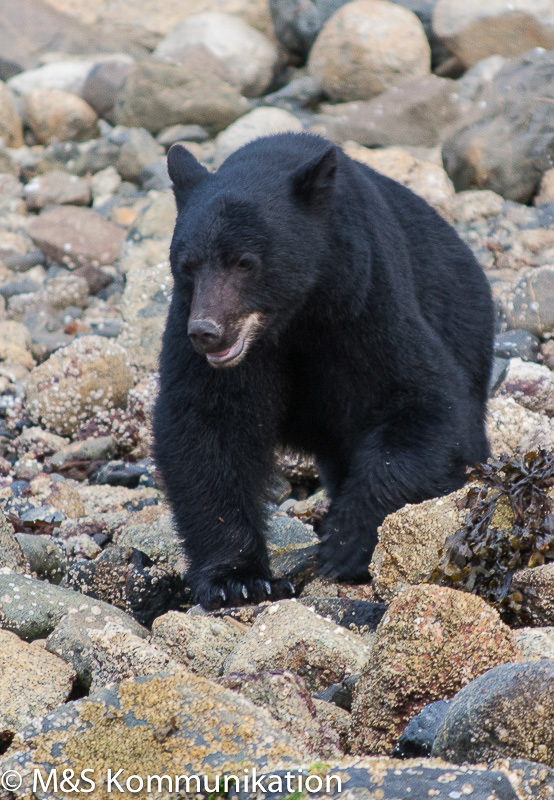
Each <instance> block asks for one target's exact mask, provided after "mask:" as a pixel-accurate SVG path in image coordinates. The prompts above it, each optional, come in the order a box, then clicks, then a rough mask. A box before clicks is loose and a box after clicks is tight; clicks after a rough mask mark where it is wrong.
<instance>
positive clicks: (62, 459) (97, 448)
mask: <svg viewBox="0 0 554 800" xmlns="http://www.w3.org/2000/svg"><path fill="white" fill-rule="evenodd" d="M115 450H116V440H115V438H114V437H113V436H98V437H95V438H91V439H81V440H78V441H76V442H72V443H71V444H68V445H65V446H64V447H63V448H62V449H61V450H57V451H56V452H55V453H54V454H53V455H52V457H51V458H50V465H51V466H52V467H54V469H60V468H61V467H63V466H65V465H66V464H67V463H68V462H69V461H106V460H107V459H109V458H111V457H112V456H113V455H114V454H115Z"/></svg>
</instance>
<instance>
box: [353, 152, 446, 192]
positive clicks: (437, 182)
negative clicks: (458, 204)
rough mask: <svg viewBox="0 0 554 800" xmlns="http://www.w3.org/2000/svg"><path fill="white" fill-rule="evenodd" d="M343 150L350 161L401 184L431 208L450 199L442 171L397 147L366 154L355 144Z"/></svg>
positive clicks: (444, 174) (431, 163)
mask: <svg viewBox="0 0 554 800" xmlns="http://www.w3.org/2000/svg"><path fill="white" fill-rule="evenodd" d="M343 149H344V152H345V153H346V155H348V156H350V158H354V159H356V160H357V161H361V162H362V164H367V166H368V167H371V168H372V169H375V170H377V172H381V173H382V174H383V175H386V176H387V177H388V178H392V179H393V180H395V181H398V182H399V183H402V184H403V185H404V186H407V187H408V189H411V190H412V192H415V193H416V194H419V195H420V197H423V199H424V200H427V202H428V203H429V204H430V205H432V206H440V207H442V206H443V205H444V203H446V202H447V201H448V200H449V199H450V198H451V197H453V196H454V187H453V186H452V181H451V180H450V178H449V177H448V175H447V174H446V172H445V171H444V170H443V169H442V167H440V166H439V165H438V164H434V163H433V162H432V161H424V160H422V159H419V158H415V157H414V156H412V155H410V153H407V152H406V151H405V150H402V149H401V148H400V147H385V148H379V149H377V150H370V149H369V148H367V147H362V146H361V145H359V144H356V143H355V142H345V143H344V147H343Z"/></svg>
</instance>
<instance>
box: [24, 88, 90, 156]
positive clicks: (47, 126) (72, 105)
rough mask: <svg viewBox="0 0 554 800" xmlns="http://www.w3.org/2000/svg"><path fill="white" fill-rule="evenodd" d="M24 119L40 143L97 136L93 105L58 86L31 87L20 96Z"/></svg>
mask: <svg viewBox="0 0 554 800" xmlns="http://www.w3.org/2000/svg"><path fill="white" fill-rule="evenodd" d="M21 107H22V112H23V121H24V123H25V124H26V125H28V126H29V128H30V129H31V130H32V131H33V134H34V136H35V138H36V140H37V142H38V143H39V144H51V143H54V142H68V141H76V142H84V141H86V140H87V139H93V138H94V137H96V136H98V126H97V120H98V117H97V115H96V112H95V111H94V109H92V108H91V107H90V106H89V104H88V103H85V101H84V100H81V98H80V97H77V95H74V94H70V93H69V92H63V91H61V90H59V89H32V90H31V91H29V92H26V93H25V94H24V95H23V97H22V100H21Z"/></svg>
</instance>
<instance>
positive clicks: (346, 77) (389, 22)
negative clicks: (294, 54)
mask: <svg viewBox="0 0 554 800" xmlns="http://www.w3.org/2000/svg"><path fill="white" fill-rule="evenodd" d="M430 63H431V49H430V47H429V43H428V41H427V37H426V35H425V31H424V30H423V26H422V25H421V23H420V21H419V19H418V18H417V17H416V15H415V14H413V13H412V12H411V11H408V10H407V9H406V8H403V7H402V6H399V5H395V4H393V3H389V2H386V1H385V0H354V1H353V2H351V3H346V4H345V5H343V6H342V7H341V8H339V9H338V11H336V12H335V13H334V14H333V15H332V17H331V18H330V19H328V20H327V22H326V23H325V25H324V26H323V28H322V29H321V31H320V32H319V35H318V37H317V39H316V40H315V42H314V44H313V46H312V49H311V52H310V57H309V60H308V70H309V72H310V74H311V75H313V76H314V77H315V78H317V79H318V80H319V82H320V83H321V86H322V87H323V89H324V90H325V91H326V92H327V94H328V95H329V96H330V97H331V99H332V100H336V101H340V100H363V99H369V98H370V97H373V96H374V95H376V94H379V92H382V91H384V90H385V89H388V88H389V87H391V86H395V85H397V84H399V83H402V81H405V80H408V79H410V78H421V77H423V76H425V75H428V74H429V72H430Z"/></svg>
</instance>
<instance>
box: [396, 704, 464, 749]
mask: <svg viewBox="0 0 554 800" xmlns="http://www.w3.org/2000/svg"><path fill="white" fill-rule="evenodd" d="M449 705H450V701H449V700H436V701H435V702H434V703H429V705H426V706H425V707H424V708H422V709H421V711H420V712H419V714H416V716H415V717H412V719H411V720H410V721H409V722H408V724H407V725H406V727H405V728H404V731H403V733H402V735H401V736H400V738H399V740H398V741H397V743H396V744H395V745H394V750H393V751H392V753H391V756H392V757H393V758H418V757H420V756H429V755H431V750H432V749H433V742H434V740H435V734H436V732H437V729H438V727H439V725H441V724H442V722H443V720H444V718H445V716H446V712H447V711H448V706H449Z"/></svg>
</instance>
